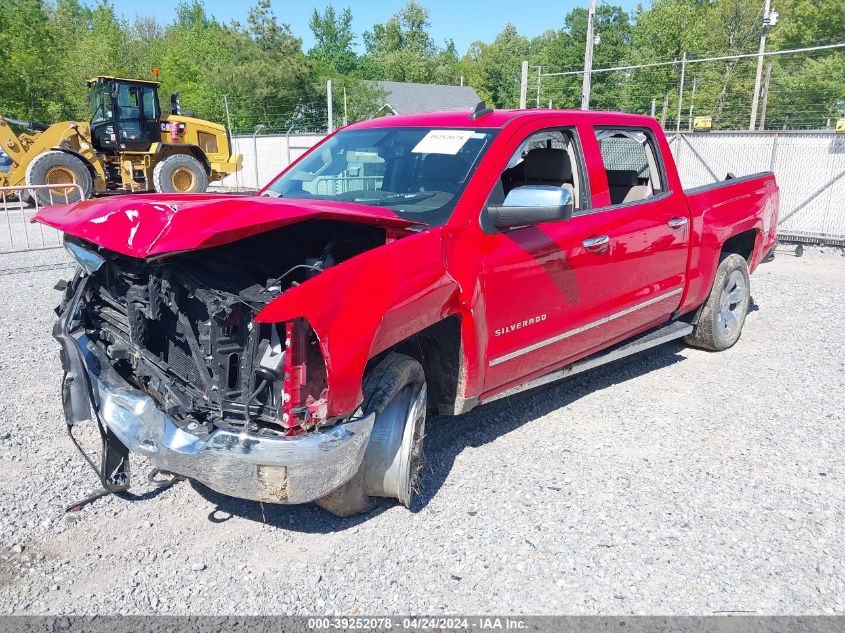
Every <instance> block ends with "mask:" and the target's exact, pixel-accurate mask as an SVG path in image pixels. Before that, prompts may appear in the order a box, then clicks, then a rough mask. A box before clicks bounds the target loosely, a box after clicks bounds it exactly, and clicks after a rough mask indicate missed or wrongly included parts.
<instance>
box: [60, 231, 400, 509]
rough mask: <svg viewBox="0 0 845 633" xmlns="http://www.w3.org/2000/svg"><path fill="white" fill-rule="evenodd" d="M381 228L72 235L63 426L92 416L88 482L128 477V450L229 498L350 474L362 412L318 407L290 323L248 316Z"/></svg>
mask: <svg viewBox="0 0 845 633" xmlns="http://www.w3.org/2000/svg"><path fill="white" fill-rule="evenodd" d="M383 243H384V231H382V230H379V229H375V228H373V227H369V226H366V225H361V224H359V225H350V224H346V223H338V222H325V221H312V222H304V223H301V224H297V225H294V226H291V227H286V228H284V229H279V230H276V231H270V232H268V233H264V234H260V235H257V236H253V237H249V238H247V239H244V240H241V241H239V242H235V243H232V244H227V245H224V246H219V247H215V248H212V249H206V250H202V251H192V252H188V253H178V254H173V255H170V256H167V257H166V258H160V259H137V258H132V257H128V256H124V255H118V254H116V253H114V252H111V251H107V250H105V249H102V248H98V247H96V246H95V245H93V244H91V243H87V242H84V241H82V240H79V239H76V238H70V237H69V238H68V239H67V242H66V245H67V247H68V250H69V251H70V252H71V254H72V255H73V256H74V257H75V258H76V259H77V261H78V262H79V263H80V266H81V268H80V271H79V272H78V273H77V275H76V276H75V277H74V279H73V281H72V282H70V283H69V284H68V285H67V287H66V289H65V296H64V300H63V302H62V305H61V306H60V307H59V310H58V311H59V320H58V322H57V324H56V327H55V331H54V335H55V337H56V338H57V339H58V341H59V342H60V344H61V346H62V364H63V366H64V369H65V379H64V385H63V390H62V392H63V398H64V402H65V413H66V417H67V420H68V424H69V425H71V427H72V426H73V425H75V424H78V423H81V422H84V421H89V420H90V421H93V422H96V423H97V424H98V425H100V431H101V435H102V436H103V443H104V455H103V460H102V464H101V469H100V475H101V478H102V479H103V484H104V486H105V487H106V488H108V489H111V490H122V489H125V487H126V486H128V460H127V457H128V451H132V452H137V453H140V454H143V455H145V456H147V457H148V458H149V459H150V461H151V462H152V464H153V466H154V467H155V468H158V469H160V470H162V471H167V472H170V473H174V474H177V475H181V476H185V477H188V478H191V479H194V480H197V481H199V482H201V483H203V484H205V485H207V486H208V487H209V488H212V489H214V490H217V491H219V492H222V493H224V494H228V495H231V496H235V497H240V498H246V499H254V500H258V501H266V502H274V503H303V502H308V501H312V500H315V499H317V498H319V497H321V496H324V495H325V494H327V493H329V492H331V491H332V490H334V489H335V488H337V487H339V486H340V485H342V484H343V483H345V482H346V481H348V480H349V479H350V478H351V477H352V476H353V475H354V474H355V472H356V471H357V470H358V467H359V465H360V463H361V460H362V458H363V456H364V452H365V450H366V446H367V441H368V439H369V436H370V432H371V430H372V426H373V416H367V417H357V418H356V417H355V416H354V415H350V416H343V417H340V418H327V416H326V411H327V400H328V398H329V397H330V385H329V383H328V376H327V371H326V360H325V359H324V357H323V353H322V351H321V345H320V341H319V339H318V336H317V333H316V332H314V331H313V330H312V329H311V327H310V325H309V323H308V322H307V321H306V320H305V319H301V318H300V319H294V320H291V321H288V322H285V323H258V322H256V320H255V317H256V315H257V314H258V313H259V312H260V311H261V309H262V308H263V307H264V306H265V305H266V304H267V303H268V302H269V301H270V300H271V299H273V298H275V297H276V296H278V295H279V294H280V293H282V292H284V291H285V290H286V289H287V288H290V287H291V286H293V285H297V284H300V283H305V282H307V280H308V279H309V278H310V277H312V276H314V275H317V274H319V273H320V272H321V271H322V270H324V269H325V268H327V267H329V266H331V265H335V264H337V263H340V262H342V261H343V260H344V259H347V258H349V257H352V256H354V255H355V254H357V253H359V252H362V250H366V249H368V248H373V247H376V246H378V245H380V244H383Z"/></svg>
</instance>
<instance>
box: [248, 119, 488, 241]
mask: <svg viewBox="0 0 845 633" xmlns="http://www.w3.org/2000/svg"><path fill="white" fill-rule="evenodd" d="M494 135H495V132H494V131H492V130H458V129H443V130H440V129H432V128H421V127H384V128H374V129H368V130H346V131H342V132H338V133H337V134H336V135H335V136H333V137H332V138H330V139H329V140H327V141H326V142H325V143H323V144H322V145H320V146H319V147H318V148H317V149H315V150H314V151H313V152H311V153H310V154H309V155H308V156H306V157H305V158H303V159H302V160H301V161H299V163H297V164H296V165H294V166H293V167H292V168H291V169H289V170H288V171H287V172H286V173H285V174H283V175H282V176H280V177H279V178H278V179H277V180H276V181H275V182H273V183H272V184H271V185H270V187H269V188H268V189H267V190H266V191H265V192H264V195H266V196H273V197H284V198H293V199H312V200H336V201H338V202H351V203H354V204H363V205H371V206H378V207H384V208H387V209H390V210H391V211H393V212H394V213H396V215H398V216H400V217H402V218H406V219H408V220H414V221H416V222H422V223H425V224H428V225H429V226H439V225H441V224H445V223H446V221H447V220H448V219H449V216H450V215H451V214H452V210H453V209H454V208H455V205H456V204H457V202H458V199H459V197H460V194H461V192H462V191H463V190H464V187H466V184H467V182H468V181H469V178H470V177H471V175H472V174H473V172H474V170H475V167H476V165H477V164H478V162H479V161H480V160H481V157H482V156H483V155H484V152H485V151H486V150H487V148H488V147H489V146H490V142H491V141H492V139H493V137H494Z"/></svg>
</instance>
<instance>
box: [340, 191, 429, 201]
mask: <svg viewBox="0 0 845 633" xmlns="http://www.w3.org/2000/svg"><path fill="white" fill-rule="evenodd" d="M435 193H437V192H436V191H418V192H416V193H394V194H391V195H389V196H384V197H383V198H376V197H373V198H363V197H361V198H355V202H378V203H380V204H391V203H394V202H406V201H411V200H414V201H417V200H428V199H429V198H431V197H433V196H434V194H435Z"/></svg>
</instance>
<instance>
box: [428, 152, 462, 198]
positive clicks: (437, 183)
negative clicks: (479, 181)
mask: <svg viewBox="0 0 845 633" xmlns="http://www.w3.org/2000/svg"><path fill="white" fill-rule="evenodd" d="M465 172H466V164H465V163H464V161H463V159H462V158H460V157H458V156H449V155H446V154H429V155H428V156H426V157H425V160H424V161H423V164H422V175H423V181H424V183H423V184H424V187H425V190H426V191H445V192H447V193H455V192H456V191H457V189H458V187H459V186H460V182H459V179H460V177H461V176H462V175H463V174H464V173H465Z"/></svg>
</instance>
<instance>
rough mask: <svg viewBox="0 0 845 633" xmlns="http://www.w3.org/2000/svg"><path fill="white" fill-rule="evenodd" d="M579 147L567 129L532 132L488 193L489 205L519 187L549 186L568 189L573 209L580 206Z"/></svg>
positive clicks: (582, 194) (582, 182) (583, 187)
mask: <svg viewBox="0 0 845 633" xmlns="http://www.w3.org/2000/svg"><path fill="white" fill-rule="evenodd" d="M579 151H580V150H579V148H578V145H577V143H576V142H575V136H574V132H573V131H572V130H569V129H554V130H542V131H540V132H535V133H533V134H531V135H529V136H528V137H526V138H525V140H523V141H522V143H520V145H519V147H518V148H517V150H516V151H515V152H514V153H513V155H512V156H511V158H510V160H509V161H508V164H507V166H506V167H505V169H504V171H503V172H502V175H501V177H500V178H499V181H498V182H497V183H496V186H495V188H494V189H493V192H492V193H491V194H490V200H489V201H490V203H491V204H502V202H504V200H505V198H506V197H507V195H508V193H510V192H511V191H513V190H514V189H517V188H519V187H527V186H537V185H541V186H549V187H560V188H562V189H567V190H569V192H570V194H571V195H572V201H573V203H574V208H575V211H576V212H577V211H578V210H581V209H583V208H584V205H583V201H585V200H588V199H589V197H588V196H587V195H586V193H585V191H586V181H585V180H584V178H583V173H582V170H581V161H580V157H579V156H580V155H579Z"/></svg>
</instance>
